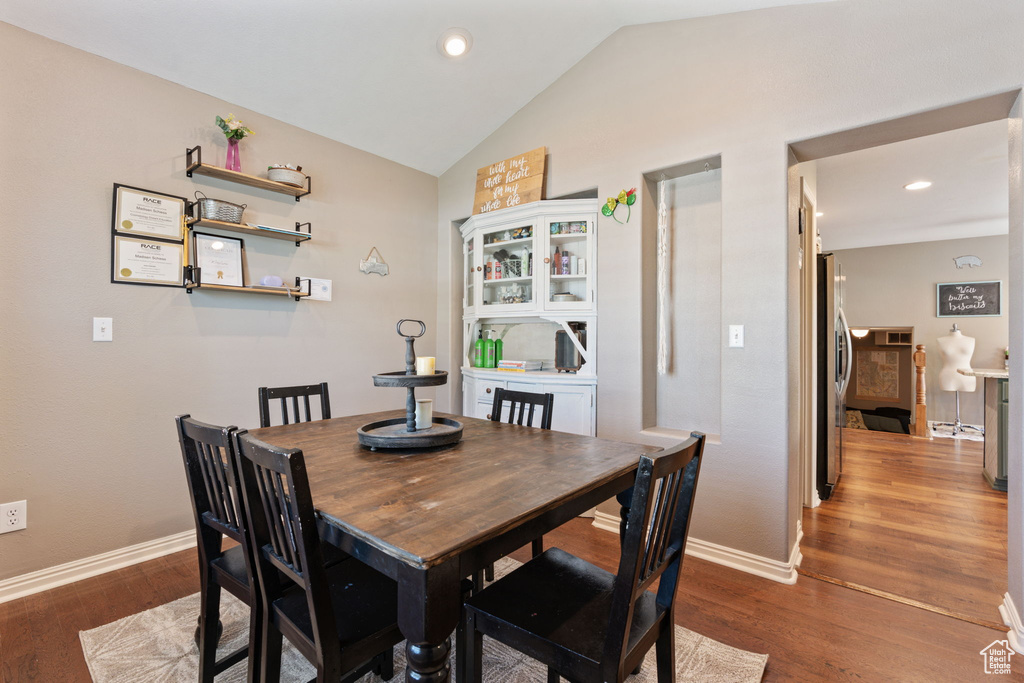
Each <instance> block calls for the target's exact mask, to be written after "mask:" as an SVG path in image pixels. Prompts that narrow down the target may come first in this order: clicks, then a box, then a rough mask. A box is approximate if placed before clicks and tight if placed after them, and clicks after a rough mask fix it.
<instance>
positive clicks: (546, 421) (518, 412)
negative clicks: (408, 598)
mask: <svg viewBox="0 0 1024 683" xmlns="http://www.w3.org/2000/svg"><path fill="white" fill-rule="evenodd" d="M554 406H555V395H554V394H535V393H532V392H529V391H511V390H509V389H502V388H500V387H499V388H497V389H495V390H494V402H493V403H492V404H491V413H490V415H488V416H487V418H488V419H489V420H490V421H491V422H508V424H517V425H519V426H521V427H522V426H526V427H539V428H540V429H551V410H552V409H553V408H554ZM506 408H508V419H507V420H503V419H502V415H504V414H505V409H506ZM538 408H540V410H537V409H538ZM535 419H536V420H537V424H534V420H535ZM531 550H532V552H533V556H534V557H537V556H538V555H540V554H541V553H542V552H544V537H543V536H541V537H540V538H535V539H534V540H533V543H532V544H531ZM485 575H486V577H487V580H488V581H493V580H494V565H493V564H490V565H487V567H485V569H484V571H483V572H477V573H476V574H475V575H474V577H473V582H474V583H475V584H476V586H477V588H481V587H483V585H484V584H483V579H484V576H485Z"/></svg>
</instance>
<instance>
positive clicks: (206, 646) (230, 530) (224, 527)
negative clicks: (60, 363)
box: [175, 415, 261, 683]
mask: <svg viewBox="0 0 1024 683" xmlns="http://www.w3.org/2000/svg"><path fill="white" fill-rule="evenodd" d="M175 422H176V423H177V427H178V441H179V443H180V444H181V455H182V458H183V459H184V461H185V473H186V474H187V475H188V489H189V493H190V494H191V496H192V510H193V512H194V513H195V521H196V541H197V542H196V546H197V547H198V549H199V586H200V607H199V626H198V628H197V629H196V644H197V645H198V646H199V680H200V682H201V683H211V682H212V681H213V679H214V676H216V675H217V674H219V673H221V672H223V671H224V670H226V669H227V668H229V667H231V666H234V665H235V664H237V663H238V662H240V661H242V660H243V659H245V658H246V657H247V656H248V657H249V667H250V672H252V671H253V670H254V667H255V663H256V662H257V661H258V659H259V651H258V646H259V643H258V641H257V639H255V638H253V637H251V636H250V639H249V644H248V645H247V646H246V647H243V648H240V649H238V650H236V651H235V652H232V653H230V654H228V655H225V656H224V657H223V658H222V659H221V660H219V661H218V660H217V641H218V640H219V639H220V631H221V625H220V594H221V589H222V588H224V589H226V590H227V591H228V592H229V593H231V594H232V595H234V596H235V597H237V598H238V599H239V600H241V601H242V602H244V603H246V604H247V605H249V615H250V616H249V633H250V634H255V633H256V632H257V631H256V628H255V627H256V625H257V624H259V622H260V610H261V605H260V602H259V599H258V595H257V594H256V591H253V590H252V585H253V582H252V562H251V561H250V557H251V555H250V554H249V553H250V550H249V545H248V541H247V539H246V536H245V523H246V522H245V513H244V511H243V509H242V500H241V498H240V497H239V496H238V488H237V486H236V481H237V477H236V476H235V474H236V473H235V458H234V441H233V438H232V435H233V433H234V431H235V430H236V429H237V427H216V426H214V425H209V424H204V423H202V422H199V421H197V420H193V419H192V418H191V417H190V416H189V415H179V416H178V417H176V418H175ZM225 536H227V537H228V538H229V539H231V540H233V541H235V542H236V543H237V545H234V546H232V547H229V548H225V547H224V543H223V538H224V537H225Z"/></svg>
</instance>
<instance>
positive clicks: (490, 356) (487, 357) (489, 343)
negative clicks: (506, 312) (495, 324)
mask: <svg viewBox="0 0 1024 683" xmlns="http://www.w3.org/2000/svg"><path fill="white" fill-rule="evenodd" d="M493 333H494V332H493V330H488V331H487V339H484V367H485V368H496V367H498V364H497V363H496V362H494V339H492V338H491V335H492V334H493Z"/></svg>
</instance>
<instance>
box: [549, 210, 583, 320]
mask: <svg viewBox="0 0 1024 683" xmlns="http://www.w3.org/2000/svg"><path fill="white" fill-rule="evenodd" d="M544 223H545V225H546V226H547V230H546V233H547V235H546V236H547V256H546V258H545V259H544V261H545V267H546V268H547V284H548V286H547V295H546V296H547V301H546V302H545V304H544V307H545V308H546V309H548V310H572V309H578V308H590V307H591V306H593V303H594V302H593V298H594V287H593V284H592V283H593V280H592V273H593V270H594V247H593V244H594V221H593V219H588V218H586V217H585V216H581V217H579V218H576V217H570V218H563V217H559V218H557V219H548V220H546V221H544Z"/></svg>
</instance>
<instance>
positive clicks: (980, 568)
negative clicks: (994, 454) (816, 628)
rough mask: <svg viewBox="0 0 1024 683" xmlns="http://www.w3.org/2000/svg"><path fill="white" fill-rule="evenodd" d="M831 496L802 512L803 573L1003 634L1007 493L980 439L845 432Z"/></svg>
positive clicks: (801, 568) (856, 431) (1005, 582)
mask: <svg viewBox="0 0 1024 683" xmlns="http://www.w3.org/2000/svg"><path fill="white" fill-rule="evenodd" d="M843 438H844V439H845V440H846V443H847V447H846V451H845V460H844V463H843V474H842V477H841V478H840V480H839V486H838V487H837V489H836V492H835V493H834V494H833V496H832V498H831V499H830V500H828V501H824V502H823V503H822V504H821V505H820V506H818V507H817V508H815V509H806V508H805V509H804V513H803V528H804V538H803V542H802V543H801V551H802V553H803V562H802V564H801V565H800V572H801V573H802V574H806V575H809V576H815V577H828V578H829V579H833V580H836V582H837V583H840V585H848V584H855V585H857V586H860V587H867V588H869V589H873V590H875V591H878V592H879V593H880V594H885V593H888V594H892V595H894V596H899V597H900V598H904V599H906V600H907V601H908V602H909V603H911V604H912V603H913V602H915V601H916V602H919V603H924V604H925V605H928V606H930V607H932V608H934V609H935V611H938V612H941V613H946V614H950V615H951V616H956V617H959V618H963V619H967V620H970V621H974V622H975V623H984V624H991V625H992V626H997V627H1001V626H1002V619H1001V618H1000V616H999V611H998V606H999V605H1000V604H1001V603H1002V601H1003V594H1004V593H1005V592H1006V587H1007V579H1006V494H1005V493H1002V492H999V491H995V490H993V489H992V488H990V487H989V485H988V483H987V482H986V481H985V479H984V477H983V476H982V474H981V463H982V446H983V444H982V443H980V442H975V441H962V440H953V439H932V440H925V439H914V438H912V437H910V436H907V435H904V434H889V433H886V432H872V431H865V430H859V429H844V430H843Z"/></svg>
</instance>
